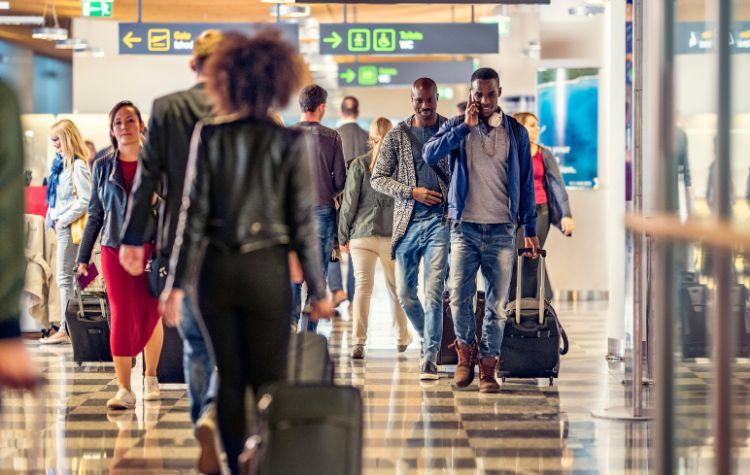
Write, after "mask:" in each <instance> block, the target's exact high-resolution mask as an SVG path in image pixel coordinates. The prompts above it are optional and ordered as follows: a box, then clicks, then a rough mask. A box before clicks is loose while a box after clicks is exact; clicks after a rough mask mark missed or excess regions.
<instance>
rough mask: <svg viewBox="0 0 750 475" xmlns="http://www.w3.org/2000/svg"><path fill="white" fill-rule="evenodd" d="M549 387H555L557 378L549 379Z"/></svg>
mask: <svg viewBox="0 0 750 475" xmlns="http://www.w3.org/2000/svg"><path fill="white" fill-rule="evenodd" d="M549 385H550V386H554V385H555V378H553V377H552V376H550V377H549Z"/></svg>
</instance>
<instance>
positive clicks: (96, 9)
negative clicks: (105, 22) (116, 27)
mask: <svg viewBox="0 0 750 475" xmlns="http://www.w3.org/2000/svg"><path fill="white" fill-rule="evenodd" d="M112 3H114V1H113V0H103V1H100V2H89V1H87V0H84V1H83V3H82V4H81V6H82V8H83V16H87V17H111V16H112Z"/></svg>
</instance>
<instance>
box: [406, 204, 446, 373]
mask: <svg viewBox="0 0 750 475" xmlns="http://www.w3.org/2000/svg"><path fill="white" fill-rule="evenodd" d="M449 244H450V243H449V232H448V225H447V224H445V223H444V222H443V220H442V218H441V217H440V216H434V217H431V218H428V219H424V220H419V221H412V222H411V223H409V227H408V228H407V229H406V234H404V237H403V238H402V239H401V241H400V242H399V243H398V246H397V247H396V264H397V266H396V287H397V291H398V300H399V302H400V303H401V307H403V309H404V312H406V316H407V317H408V318H409V321H410V322H411V324H412V325H413V326H414V328H415V329H416V330H417V333H419V334H420V335H422V338H423V339H424V354H423V357H424V358H425V359H426V360H429V361H432V362H433V363H435V362H437V354H438V350H439V349H440V338H441V337H442V335H443V289H444V287H445V272H446V268H447V264H448V249H449ZM422 258H424V289H423V290H424V299H425V302H424V308H423V307H422V304H421V303H420V301H419V298H418V297H417V286H418V284H419V262H420V261H421V260H422Z"/></svg>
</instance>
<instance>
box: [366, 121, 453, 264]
mask: <svg viewBox="0 0 750 475" xmlns="http://www.w3.org/2000/svg"><path fill="white" fill-rule="evenodd" d="M413 119H414V116H411V117H409V118H408V119H406V120H405V121H403V122H401V123H399V124H398V125H397V126H396V127H394V128H393V129H391V131H390V132H388V134H387V135H386V136H385V138H384V139H383V145H382V146H381V147H380V157H378V161H377V163H376V164H375V169H374V170H373V171H372V179H371V180H370V184H371V185H372V188H373V189H374V190H375V191H378V192H380V193H383V194H385V195H388V196H391V197H393V199H394V205H393V234H392V236H391V258H395V255H396V254H395V253H396V246H397V245H398V243H399V242H400V241H401V239H402V238H403V237H404V234H405V233H406V228H407V227H408V226H409V221H411V216H412V212H413V211H414V198H413V197H412V194H411V192H412V190H413V189H414V188H415V187H416V186H417V173H416V171H415V170H414V158H413V156H412V150H411V141H410V140H409V135H408V133H407V132H406V131H405V130H404V128H403V127H404V126H406V127H411V122H412V120H413ZM447 120H448V119H447V118H445V117H443V116H441V115H438V123H439V124H440V126H441V127H442V125H443V124H444V123H445V122H446V121H447ZM438 167H439V168H440V170H441V171H442V173H438V182H439V183H440V189H441V190H442V193H443V199H447V197H448V186H449V183H446V182H445V180H443V179H442V176H445V177H450V175H451V174H450V165H449V162H448V156H447V155H446V156H445V158H443V159H441V160H440V161H439V162H438ZM441 175H442V176H441Z"/></svg>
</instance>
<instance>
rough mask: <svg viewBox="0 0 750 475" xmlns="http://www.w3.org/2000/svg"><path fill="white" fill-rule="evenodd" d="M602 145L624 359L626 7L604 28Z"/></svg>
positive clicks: (614, 5)
mask: <svg viewBox="0 0 750 475" xmlns="http://www.w3.org/2000/svg"><path fill="white" fill-rule="evenodd" d="M603 34H604V38H602V41H603V42H604V45H605V47H604V58H603V62H602V64H603V68H602V70H601V86H602V87H601V99H602V100H601V102H600V104H601V108H600V112H601V127H600V142H599V143H601V144H602V151H603V160H601V163H600V164H601V165H602V167H601V169H602V183H603V186H604V187H605V190H606V193H607V210H606V214H605V216H606V217H605V220H606V221H605V223H604V226H605V228H606V233H605V234H604V239H606V240H607V268H608V281H609V284H608V287H609V313H608V316H607V338H608V343H609V348H610V349H611V350H617V353H618V354H621V350H622V341H623V339H624V337H625V282H626V280H625V268H626V248H625V227H624V225H623V219H624V217H625V2H624V1H620V2H609V3H608V4H607V10H606V13H605V27H604V29H603Z"/></svg>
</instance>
